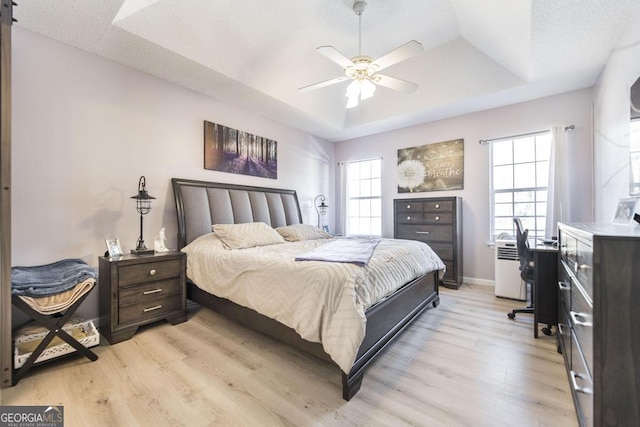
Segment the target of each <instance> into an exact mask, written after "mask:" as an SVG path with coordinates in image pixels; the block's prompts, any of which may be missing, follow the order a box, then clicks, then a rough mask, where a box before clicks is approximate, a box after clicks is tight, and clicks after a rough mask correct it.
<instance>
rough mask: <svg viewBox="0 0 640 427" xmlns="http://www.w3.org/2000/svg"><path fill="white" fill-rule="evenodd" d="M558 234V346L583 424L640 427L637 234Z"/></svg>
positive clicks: (604, 228)
mask: <svg viewBox="0 0 640 427" xmlns="http://www.w3.org/2000/svg"><path fill="white" fill-rule="evenodd" d="M558 228H559V234H558V238H559V248H560V265H559V267H558V274H559V280H558V331H559V333H558V344H559V345H558V346H559V349H560V350H561V352H562V354H563V357H564V362H565V366H566V369H567V375H568V379H569V382H570V384H571V392H572V395H573V400H574V404H575V406H576V413H577V416H578V421H579V423H580V425H581V426H594V425H595V426H619V425H630V426H631V425H634V426H636V425H640V374H639V372H640V305H639V304H640V268H639V267H638V266H640V231H639V230H638V229H637V228H636V227H629V226H624V225H612V224H558Z"/></svg>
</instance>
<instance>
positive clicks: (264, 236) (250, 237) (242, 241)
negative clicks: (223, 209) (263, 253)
mask: <svg viewBox="0 0 640 427" xmlns="http://www.w3.org/2000/svg"><path fill="white" fill-rule="evenodd" d="M213 232H214V233H215V235H216V236H218V237H219V238H220V240H222V242H223V243H224V244H225V246H226V247H227V248H229V249H246V248H253V247H256V246H267V245H274V244H277V243H284V239H283V238H282V236H280V235H279V234H278V233H277V232H276V231H275V230H274V229H273V228H271V227H270V226H268V225H267V224H265V223H264V222H248V223H244V224H214V225H213Z"/></svg>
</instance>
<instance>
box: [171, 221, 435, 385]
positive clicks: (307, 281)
mask: <svg viewBox="0 0 640 427" xmlns="http://www.w3.org/2000/svg"><path fill="white" fill-rule="evenodd" d="M332 240H334V239H322V240H309V241H302V242H287V243H282V244H275V245H269V246H262V247H255V248H250V249H239V250H228V249H225V247H224V245H223V244H222V242H221V241H220V240H219V239H218V237H216V236H215V235H214V234H213V233H211V234H206V235H204V236H201V237H199V238H198V239H196V240H194V241H193V242H191V243H190V244H189V245H187V246H186V247H184V248H183V249H182V251H183V252H186V253H187V276H188V277H189V279H191V280H192V281H193V282H194V283H196V284H197V286H198V287H200V288H201V289H202V290H204V291H207V292H209V293H211V294H214V295H216V296H218V297H222V298H226V299H229V300H231V301H233V302H235V303H236V304H239V305H242V306H244V307H248V308H251V309H253V310H255V311H258V312H259V313H262V314H263V315H265V316H268V317H270V318H272V319H275V320H277V321H278V322H280V323H283V324H284V325H286V326H288V327H290V328H292V329H294V330H295V331H296V332H298V334H300V336H301V337H302V338H304V339H305V340H307V341H311V342H319V343H322V346H323V348H324V350H325V351H326V352H327V354H329V355H330V356H331V358H332V359H333V360H334V361H335V362H336V364H337V365H338V366H339V367H340V368H341V369H342V370H343V371H344V372H345V373H348V372H349V371H350V370H351V367H352V366H353V363H354V361H355V358H356V355H357V352H358V348H359V347H360V344H361V343H362V340H363V338H364V334H365V328H366V317H365V314H364V312H365V310H366V309H367V308H369V307H370V306H372V305H373V304H375V303H376V302H378V301H381V300H383V299H384V298H385V297H386V296H388V295H390V294H392V293H393V292H394V291H395V290H396V289H398V288H399V287H400V286H402V285H403V284H405V283H407V282H409V281H411V280H412V279H414V278H416V277H419V276H421V275H423V274H425V273H427V272H430V271H434V270H441V273H440V274H441V275H442V274H443V272H444V269H445V266H444V264H443V263H442V261H441V260H440V258H438V256H437V255H436V254H435V252H433V250H432V249H431V248H430V247H429V246H428V245H426V244H424V243H422V242H417V241H413V240H392V239H382V241H381V242H380V244H378V246H377V247H376V249H375V251H374V254H373V256H372V257H371V260H370V261H369V263H368V264H367V265H366V266H365V267H361V266H357V265H354V264H348V263H333V262H322V261H294V259H295V257H296V256H297V255H299V254H302V253H304V252H308V251H310V250H312V249H314V248H316V247H318V246H320V245H323V244H326V243H328V242H330V241H332Z"/></svg>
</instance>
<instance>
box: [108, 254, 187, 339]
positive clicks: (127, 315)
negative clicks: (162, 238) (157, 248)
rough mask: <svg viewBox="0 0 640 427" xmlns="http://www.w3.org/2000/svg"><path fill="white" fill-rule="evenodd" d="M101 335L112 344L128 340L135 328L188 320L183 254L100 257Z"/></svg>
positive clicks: (184, 258)
mask: <svg viewBox="0 0 640 427" xmlns="http://www.w3.org/2000/svg"><path fill="white" fill-rule="evenodd" d="M98 260H99V268H100V273H99V276H98V281H99V288H100V317H101V319H102V320H103V322H104V325H103V326H102V327H101V328H100V332H101V333H102V335H103V336H104V337H105V338H106V339H107V340H108V341H109V342H110V343H111V344H115V343H118V342H120V341H125V340H128V339H129V338H131V337H132V336H133V334H135V332H136V331H137V330H138V327H140V326H142V325H146V324H149V323H152V322H156V321H158V320H163V319H166V320H168V321H169V322H171V323H172V324H174V325H175V324H177V323H182V322H184V321H185V320H187V299H186V280H185V272H186V254H184V253H182V252H156V253H155V254H154V255H147V256H135V255H129V254H127V255H123V256H121V257H117V258H115V257H114V258H110V257H100V258H99V259H98Z"/></svg>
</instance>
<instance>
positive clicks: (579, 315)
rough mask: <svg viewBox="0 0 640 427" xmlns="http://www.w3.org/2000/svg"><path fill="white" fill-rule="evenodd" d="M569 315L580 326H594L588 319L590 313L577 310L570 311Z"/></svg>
mask: <svg viewBox="0 0 640 427" xmlns="http://www.w3.org/2000/svg"><path fill="white" fill-rule="evenodd" d="M569 316H571V321H572V322H573V323H574V324H575V325H580V326H593V323H591V322H589V321H588V320H586V319H588V318H589V315H588V314H584V313H576V312H575V311H570V312H569ZM578 318H582V319H584V320H580V319H578Z"/></svg>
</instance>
